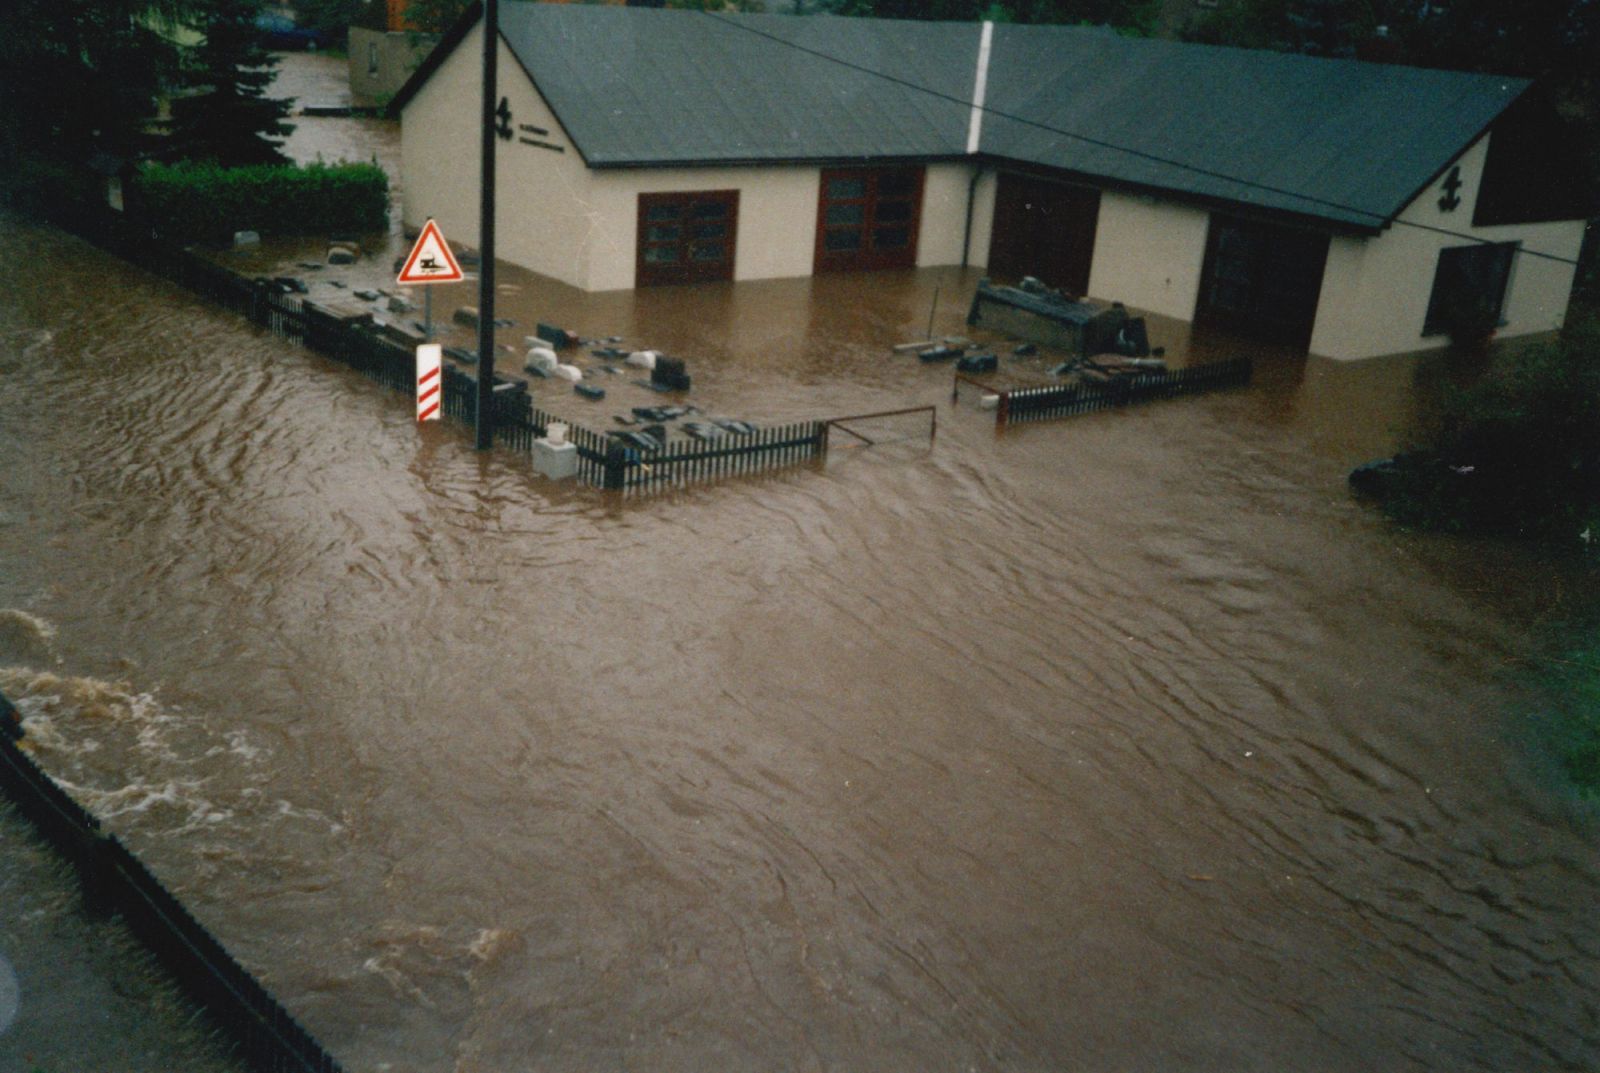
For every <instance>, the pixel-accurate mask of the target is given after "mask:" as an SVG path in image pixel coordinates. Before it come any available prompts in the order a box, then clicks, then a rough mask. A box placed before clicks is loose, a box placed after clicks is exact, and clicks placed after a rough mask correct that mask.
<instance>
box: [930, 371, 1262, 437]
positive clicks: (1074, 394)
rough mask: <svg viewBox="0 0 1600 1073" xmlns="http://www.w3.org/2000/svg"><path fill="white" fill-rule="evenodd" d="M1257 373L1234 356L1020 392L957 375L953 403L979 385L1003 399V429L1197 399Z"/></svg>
mask: <svg viewBox="0 0 1600 1073" xmlns="http://www.w3.org/2000/svg"><path fill="white" fill-rule="evenodd" d="M1252 369H1253V366H1252V364H1251V362H1250V359H1249V358H1234V359H1231V360H1229V361H1216V362H1208V363H1207V364H1205V365H1191V366H1189V367H1188V368H1186V369H1174V370H1171V371H1162V372H1141V373H1134V374H1132V375H1123V376H1116V377H1113V378H1112V379H1110V380H1107V381H1104V382H1100V383H1079V384H1061V385H1056V384H1046V385H1041V386H1037V387H1018V388H995V387H993V386H991V385H988V384H985V383H984V382H983V381H981V380H975V379H973V378H972V377H969V376H965V375H963V374H961V373H957V374H956V378H955V384H954V386H953V387H952V389H951V399H952V400H953V399H954V398H955V397H956V394H957V392H958V391H959V390H960V387H961V385H962V384H963V383H966V384H971V385H974V386H976V387H977V388H979V389H980V390H982V391H983V392H985V393H986V394H990V395H996V396H998V403H997V405H996V406H995V424H996V425H999V426H1004V425H1008V424H1011V423H1012V422H1024V421H1049V420H1054V419H1055V418H1058V417H1075V416H1077V415H1078V414H1087V413H1093V412H1094V411H1096V410H1108V409H1112V408H1114V407H1118V406H1131V405H1133V404H1134V403H1140V402H1150V401H1153V400H1155V399H1173V398H1177V397H1179V396H1181V395H1198V394H1200V393H1201V392H1205V391H1215V390H1217V389H1219V388H1227V387H1238V386H1240V385H1242V384H1247V383H1249V382H1250V375H1251V371H1252Z"/></svg>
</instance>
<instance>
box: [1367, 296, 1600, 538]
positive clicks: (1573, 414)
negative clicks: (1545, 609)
mask: <svg viewBox="0 0 1600 1073" xmlns="http://www.w3.org/2000/svg"><path fill="white" fill-rule="evenodd" d="M1351 483H1352V484H1353V485H1354V486H1355V487H1356V488H1357V489H1358V490H1360V491H1364V492H1370V493H1373V494H1375V495H1377V496H1379V497H1380V498H1381V499H1382V502H1383V506H1384V510H1385V511H1386V512H1387V513H1388V514H1389V515H1390V516H1391V517H1393V518H1394V519H1395V520H1396V521H1399V522H1401V523H1402V524H1405V525H1411V526H1416V527H1418V528H1424V529H1436V530H1443V531H1447V532H1483V533H1497V534H1507V535H1513V536H1529V537H1545V538H1554V539H1557V540H1561V541H1571V540H1576V539H1583V540H1585V541H1590V540H1596V539H1600V315H1597V314H1596V313H1594V312H1583V313H1580V312H1579V311H1578V310H1577V309H1576V307H1575V308H1574V316H1573V320H1572V321H1571V322H1570V323H1569V325H1568V327H1567V329H1566V331H1565V332H1563V333H1562V336H1561V339H1560V340H1559V341H1558V342H1554V343H1548V344H1541V345H1536V346H1529V347H1526V348H1524V349H1522V350H1520V351H1518V352H1516V353H1515V354H1514V355H1513V356H1511V357H1510V358H1509V360H1508V361H1507V363H1506V365H1505V366H1504V368H1502V369H1499V370H1497V371H1496V372H1494V373H1492V374H1490V375H1488V376H1486V377H1485V378H1484V379H1483V380H1481V381H1479V382H1478V383H1477V384H1474V385H1473V386H1471V387H1469V388H1465V389H1461V390H1457V391H1454V392H1452V393H1451V394H1450V396H1449V397H1448V398H1447V399H1446V402H1445V404H1444V408H1443V414H1442V418H1441V420H1440V422H1439V425H1438V427H1437V430H1436V432H1435V434H1434V436H1433V437H1432V439H1431V441H1430V442H1428V443H1426V444H1424V445H1418V446H1417V447H1416V448H1415V449H1413V450H1410V451H1407V452H1405V453H1403V454H1401V455H1398V456H1396V457H1395V458H1394V459H1392V460H1390V461H1389V462H1387V463H1383V464H1380V465H1376V466H1371V467H1362V468H1361V469H1359V470H1357V471H1356V473H1354V474H1352V475H1351Z"/></svg>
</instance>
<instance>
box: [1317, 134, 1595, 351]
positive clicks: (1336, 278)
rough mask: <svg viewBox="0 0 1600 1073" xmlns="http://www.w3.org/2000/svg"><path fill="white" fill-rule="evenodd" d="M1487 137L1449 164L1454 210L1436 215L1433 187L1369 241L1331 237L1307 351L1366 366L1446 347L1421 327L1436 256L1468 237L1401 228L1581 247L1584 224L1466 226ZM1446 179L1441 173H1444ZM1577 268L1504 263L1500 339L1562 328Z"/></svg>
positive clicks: (1535, 246)
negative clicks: (1456, 173) (1455, 171)
mask: <svg viewBox="0 0 1600 1073" xmlns="http://www.w3.org/2000/svg"><path fill="white" fill-rule="evenodd" d="M1488 146H1489V138H1488V137H1487V136H1486V137H1484V138H1481V139H1479V140H1478V141H1477V142H1476V143H1475V144H1474V145H1473V146H1472V147H1471V148H1469V149H1468V150H1467V151H1466V152H1465V153H1463V154H1462V155H1461V156H1460V157H1459V158H1457V160H1456V161H1455V162H1454V163H1455V164H1458V165H1460V167H1461V176H1460V178H1461V184H1462V185H1461V189H1460V190H1459V192H1458V193H1459V196H1460V198H1461V204H1460V205H1459V206H1457V208H1456V209H1455V211H1453V212H1444V211H1442V210H1441V209H1440V208H1439V197H1440V194H1441V193H1442V190H1441V187H1440V182H1442V180H1440V182H1435V183H1434V184H1433V185H1432V186H1430V187H1429V188H1428V189H1427V190H1424V191H1423V192H1422V193H1421V194H1420V195H1419V196H1418V197H1417V199H1416V200H1415V201H1413V202H1412V203H1411V204H1410V205H1409V206H1407V207H1406V209H1405V211H1403V212H1402V213H1401V214H1400V216H1399V218H1398V221H1399V222H1397V223H1396V224H1395V225H1394V226H1391V227H1390V228H1389V229H1388V230H1387V231H1384V232H1383V233H1381V234H1379V235H1376V236H1373V237H1371V238H1351V237H1344V236H1337V237H1335V238H1334V239H1333V242H1332V245H1331V246H1330V247H1329V250H1328V265H1327V271H1326V272H1325V273H1324V275H1323V280H1322V296H1321V299H1320V301H1319V303H1318V306H1317V323H1316V328H1315V330H1314V331H1313V333H1312V336H1311V352H1312V353H1313V354H1320V355H1322V356H1324V357H1329V358H1342V359H1353V358H1368V357H1375V356H1378V355H1381V354H1398V353H1405V352H1409V351H1417V350H1431V349H1436V348H1439V347H1444V346H1447V345H1449V342H1450V341H1449V339H1448V338H1447V337H1445V336H1442V335H1440V336H1424V335H1423V334H1422V326H1423V321H1424V320H1425V319H1426V317H1427V313H1428V299H1429V297H1430V296H1431V295H1432V293H1433V279H1434V274H1435V272H1436V270H1437V268H1438V263H1439V251H1440V250H1442V249H1445V248H1447V247H1450V246H1465V245H1469V244H1470V242H1469V240H1468V239H1464V238H1456V237H1452V236H1450V235H1444V234H1439V233H1438V232H1436V231H1429V230H1424V229H1422V228H1418V227H1408V226H1404V224H1405V223H1414V224H1423V225H1425V226H1427V227H1438V228H1444V229H1447V230H1449V231H1454V232H1458V233H1462V234H1465V235H1470V236H1472V237H1473V238H1480V239H1487V240H1489V241H1493V242H1520V243H1521V244H1522V247H1523V249H1525V250H1538V251H1540V252H1542V253H1548V254H1553V255H1555V256H1557V257H1560V258H1566V259H1568V260H1573V259H1576V258H1577V256H1578V247H1579V246H1580V245H1581V244H1582V242H1583V226H1584V225H1583V222H1582V221H1581V220H1578V221H1570V222H1564V223H1549V224H1516V225H1507V226H1502V227H1473V226H1472V213H1473V207H1474V206H1475V205H1476V204H1477V197H1478V190H1479V188H1480V186H1481V181H1482V177H1483V165H1484V161H1485V160H1486V159H1487V157H1488ZM1445 172H1446V174H1448V173H1449V169H1448V168H1447V169H1445ZM1575 271H1576V269H1575V266H1573V265H1571V264H1563V263H1560V262H1559V261H1551V260H1548V259H1545V258H1540V257H1531V256H1526V255H1522V254H1519V255H1518V256H1517V257H1515V258H1514V259H1513V261H1512V265H1511V278H1510V281H1509V283H1508V284H1507V287H1506V300H1505V307H1504V311H1503V314H1502V316H1503V319H1504V320H1505V321H1506V323H1505V326H1504V327H1502V328H1500V329H1499V331H1498V332H1497V333H1496V334H1497V336H1498V337H1501V338H1505V337H1508V336H1515V335H1525V334H1528V333H1532V332H1546V331H1554V330H1556V329H1558V328H1560V327H1561V325H1562V323H1563V321H1564V319H1565V316H1566V310H1567V301H1568V298H1569V297H1570V296H1571V293H1572V282H1573V274H1574V272H1575Z"/></svg>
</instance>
